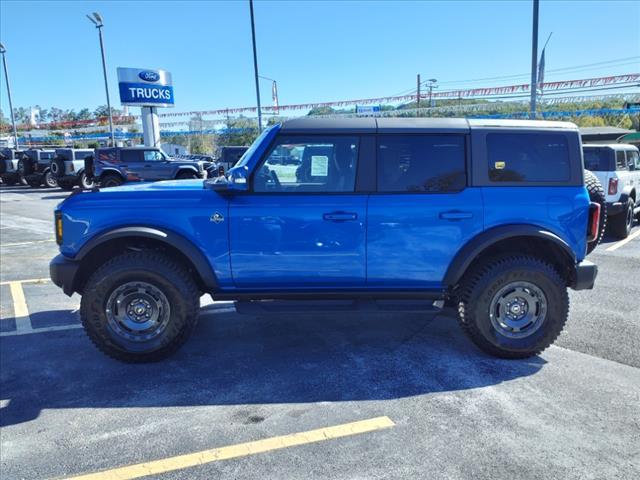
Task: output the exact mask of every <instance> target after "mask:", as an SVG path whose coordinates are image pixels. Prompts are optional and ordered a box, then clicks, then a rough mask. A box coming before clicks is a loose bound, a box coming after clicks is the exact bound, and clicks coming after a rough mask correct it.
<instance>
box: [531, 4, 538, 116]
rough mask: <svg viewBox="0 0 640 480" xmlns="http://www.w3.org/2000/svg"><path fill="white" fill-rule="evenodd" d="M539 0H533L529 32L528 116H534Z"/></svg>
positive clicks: (536, 86)
mask: <svg viewBox="0 0 640 480" xmlns="http://www.w3.org/2000/svg"><path fill="white" fill-rule="evenodd" d="M539 6H540V1H539V0H533V31H532V33H531V37H532V38H531V106H530V113H529V116H530V117H531V118H532V119H535V118H536V95H537V89H538V85H537V83H538V80H537V78H536V75H537V70H538V10H539Z"/></svg>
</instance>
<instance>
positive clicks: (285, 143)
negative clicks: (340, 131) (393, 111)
mask: <svg viewBox="0 0 640 480" xmlns="http://www.w3.org/2000/svg"><path fill="white" fill-rule="evenodd" d="M357 161H358V137H348V136H334V137H325V136H322V137H320V136H318V137H309V136H306V137H301V136H286V137H285V136H283V137H279V138H278V139H277V141H276V144H275V145H274V146H273V147H272V149H271V151H270V153H269V155H267V158H266V159H265V160H264V162H263V163H262V166H261V167H260V168H259V169H258V170H257V172H256V175H255V176H254V182H253V185H254V187H253V190H254V191H255V192H305V193H307V192H318V193H325V192H353V191H354V190H355V182H356V164H357Z"/></svg>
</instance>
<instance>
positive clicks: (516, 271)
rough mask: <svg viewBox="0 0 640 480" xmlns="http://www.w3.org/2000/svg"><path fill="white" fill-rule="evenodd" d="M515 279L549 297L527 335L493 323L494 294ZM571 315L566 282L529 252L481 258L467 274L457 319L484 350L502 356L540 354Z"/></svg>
mask: <svg viewBox="0 0 640 480" xmlns="http://www.w3.org/2000/svg"><path fill="white" fill-rule="evenodd" d="M512 282H528V283H531V284H533V285H534V286H536V287H537V288H539V289H540V290H541V291H542V292H543V294H544V296H545V297H546V316H545V317H544V320H543V321H542V323H541V325H540V326H539V327H538V329H537V330H535V331H533V333H531V334H530V335H529V336H526V337H524V338H510V337H508V336H505V335H503V334H502V333H501V332H499V331H498V330H497V329H496V328H495V327H494V326H493V324H492V322H491V319H490V315H489V309H490V306H491V302H492V300H493V298H494V296H495V295H497V294H498V293H499V291H500V290H501V289H502V288H504V287H505V286H506V285H508V284H509V283H512ZM568 315H569V296H568V294H567V285H566V282H565V281H564V280H563V279H562V277H561V276H560V275H559V274H558V272H557V271H556V270H555V268H554V267H553V266H552V265H551V264H549V263H547V262H545V261H544V260H541V259H539V258H536V257H533V256H529V255H515V254H514V255H509V254H507V255H502V256H497V257H493V258H489V259H487V260H485V261H483V262H480V263H479V264H478V265H476V266H475V267H472V269H471V271H469V272H467V273H466V274H465V278H464V279H463V282H462V285H461V289H460V294H459V296H458V321H459V323H460V326H461V328H462V330H463V331H464V332H465V334H466V335H467V336H468V337H469V338H470V339H471V341H472V342H473V343H475V344H476V345H477V346H478V347H479V348H480V349H481V350H482V351H484V352H485V353H488V354H490V355H493V356H496V357H500V358H512V359H513V358H527V357H531V356H533V355H537V354H539V353H540V352H542V351H543V350H544V349H545V348H547V347H548V346H549V345H551V344H552V343H553V342H554V341H555V339H556V338H557V337H558V335H560V332H562V329H563V328H564V325H565V323H566V321H567V317H568Z"/></svg>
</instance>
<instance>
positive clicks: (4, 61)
mask: <svg viewBox="0 0 640 480" xmlns="http://www.w3.org/2000/svg"><path fill="white" fill-rule="evenodd" d="M0 53H1V54H2V65H3V66H4V78H5V80H6V82H7V96H8V97H9V110H11V124H12V125H13V148H15V149H16V150H17V149H18V129H17V128H16V116H15V114H14V113H13V102H12V101H11V87H10V86H9V71H8V70H7V59H6V57H5V55H6V53H7V50H6V48H4V45H3V44H2V43H0Z"/></svg>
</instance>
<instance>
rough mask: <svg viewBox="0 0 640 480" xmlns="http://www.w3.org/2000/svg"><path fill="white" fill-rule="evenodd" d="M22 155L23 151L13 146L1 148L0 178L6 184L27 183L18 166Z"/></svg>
mask: <svg viewBox="0 0 640 480" xmlns="http://www.w3.org/2000/svg"><path fill="white" fill-rule="evenodd" d="M22 156H23V153H22V151H20V150H15V149H13V148H3V149H0V179H2V183H4V184H5V185H15V184H16V183H22V184H25V185H26V182H25V181H24V179H23V178H22V176H21V175H20V170H19V168H18V163H19V161H20V159H21V158H22Z"/></svg>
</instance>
